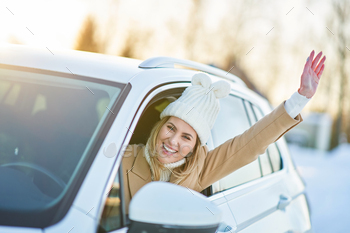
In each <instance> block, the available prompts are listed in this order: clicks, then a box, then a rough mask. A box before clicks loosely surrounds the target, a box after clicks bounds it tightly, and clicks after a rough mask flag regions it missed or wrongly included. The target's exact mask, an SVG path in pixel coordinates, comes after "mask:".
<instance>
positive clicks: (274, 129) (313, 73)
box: [198, 51, 326, 189]
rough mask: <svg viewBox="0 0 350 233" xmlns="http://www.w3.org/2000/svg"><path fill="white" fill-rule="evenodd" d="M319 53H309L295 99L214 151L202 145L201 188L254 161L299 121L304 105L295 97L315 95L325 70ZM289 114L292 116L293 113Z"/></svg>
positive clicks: (280, 106) (199, 181) (283, 104)
mask: <svg viewBox="0 0 350 233" xmlns="http://www.w3.org/2000/svg"><path fill="white" fill-rule="evenodd" d="M321 55H322V53H319V54H318V55H317V56H316V58H315V59H314V60H313V57H314V51H312V52H311V54H310V57H309V59H308V60H307V62H306V64H305V67H304V70H303V73H302V75H301V83H300V88H299V90H298V92H296V93H295V94H293V95H294V96H295V95H299V96H297V97H294V102H293V96H292V97H291V98H290V99H289V100H287V101H286V102H284V103H282V104H281V105H279V106H278V107H277V108H276V109H274V110H273V111H272V112H271V113H270V114H268V115H266V116H265V117H263V118H262V119H260V120H259V121H258V122H256V123H255V124H254V125H253V126H252V127H250V128H249V129H248V130H246V131H245V132H244V133H243V134H241V135H238V136H236V137H234V138H232V139H229V140H227V141H226V142H224V143H223V144H222V145H220V146H218V147H216V148H215V149H214V150H211V151H208V149H207V147H201V150H202V151H201V153H203V154H206V155H207V156H206V157H205V159H204V161H202V162H201V163H202V166H203V168H202V170H201V172H200V174H199V180H198V184H199V186H201V188H202V189H204V188H206V187H208V186H209V185H210V184H212V183H214V182H216V181H217V180H220V179H221V178H223V177H225V176H227V175H228V174H230V173H232V172H233V171H235V170H237V169H239V168H240V167H243V166H245V165H247V164H249V163H251V162H253V161H254V160H256V159H257V158H258V155H260V154H262V153H264V151H265V150H266V148H267V147H268V146H269V145H270V144H271V143H273V142H275V141H277V140H278V139H279V138H280V137H281V136H282V135H284V134H285V133H286V132H287V131H288V130H290V129H291V128H293V127H295V126H296V125H297V124H299V123H300V122H301V121H302V118H301V116H300V115H299V112H300V111H301V109H302V107H303V106H301V105H302V104H300V99H299V100H298V98H299V97H302V98H305V99H307V98H311V97H312V96H313V95H314V94H315V92H316V89H317V86H318V83H319V81H320V78H321V75H322V72H323V69H324V64H323V63H324V61H325V59H326V58H325V57H324V58H323V59H322V60H321V62H320V63H319V64H318V65H317V63H318V61H319V59H320V57H321ZM316 65H317V66H316ZM306 97H307V98H306ZM291 99H292V102H291ZM288 101H289V104H290V105H291V106H292V113H291V112H289V111H287V110H288V109H287V108H286V104H287V105H288V103H287V102H288ZM298 101H299V102H298ZM301 102H302V101H301ZM295 106H297V107H295ZM304 106H305V105H304ZM295 109H296V110H295ZM298 109H300V111H299V110H298ZM293 112H294V113H293ZM292 114H295V115H293V116H292Z"/></svg>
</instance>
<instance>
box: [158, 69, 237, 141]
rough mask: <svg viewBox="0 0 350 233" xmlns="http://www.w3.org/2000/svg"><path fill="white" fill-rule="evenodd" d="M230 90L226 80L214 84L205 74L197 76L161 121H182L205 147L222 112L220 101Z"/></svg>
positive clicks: (166, 110) (167, 108) (171, 105)
mask: <svg viewBox="0 0 350 233" xmlns="http://www.w3.org/2000/svg"><path fill="white" fill-rule="evenodd" d="M230 89H231V88H230V84H229V83H228V82H226V81H224V80H220V81H218V82H215V83H213V84H212V82H211V79H210V78H209V76H208V75H206V74H205V73H198V74H195V75H194V76H193V77H192V86H189V87H187V88H186V89H185V91H184V92H183V93H182V95H181V96H180V98H178V99H177V100H176V101H174V102H172V103H170V104H169V105H168V106H167V107H166V108H165V109H164V110H163V111H162V113H161V114H160V119H162V118H163V117H165V116H175V117H178V118H180V119H182V120H183V121H185V122H186V123H187V124H189V125H190V126H192V128H193V129H194V130H195V131H196V132H197V134H198V137H199V139H200V142H201V145H202V146H204V145H205V143H206V142H207V141H208V139H209V136H210V130H211V129H212V128H213V126H214V123H215V120H216V117H217V115H218V113H219V110H220V104H219V100H218V99H220V98H224V97H226V96H227V95H228V94H229V93H230Z"/></svg>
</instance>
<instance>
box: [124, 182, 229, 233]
mask: <svg viewBox="0 0 350 233" xmlns="http://www.w3.org/2000/svg"><path fill="white" fill-rule="evenodd" d="M129 218H130V221H131V224H130V228H129V230H128V233H139V232H145V233H146V232H147V233H156V232H166V233H175V232H176V233H177V232H181V233H214V232H215V231H216V230H217V228H218V226H219V223H220V222H221V218H222V212H221V210H220V209H219V208H218V207H217V206H216V205H214V204H213V203H211V202H210V201H209V200H207V198H206V197H205V196H204V195H202V194H200V193H198V192H196V191H193V190H190V189H188V188H185V187H182V186H179V185H175V184H172V183H168V182H162V181H157V182H150V183H148V184H146V185H145V186H143V187H142V188H141V189H140V190H139V191H138V192H137V193H136V194H135V196H134V197H133V198H132V200H131V202H130V206H129Z"/></svg>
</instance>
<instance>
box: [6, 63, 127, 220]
mask: <svg viewBox="0 0 350 233" xmlns="http://www.w3.org/2000/svg"><path fill="white" fill-rule="evenodd" d="M67 76H69V75H66V77H63V76H59V73H49V72H40V73H39V72H29V71H28V69H24V70H23V69H21V70H16V69H6V68H2V66H0V187H1V188H0V212H1V213H7V212H8V213H16V212H18V213H21V214H23V213H34V212H35V213H38V212H43V211H44V210H45V209H47V208H49V207H52V206H53V205H54V204H56V203H58V202H59V201H60V200H61V199H62V198H64V196H65V194H66V193H67V190H69V189H70V186H72V182H73V181H74V180H75V179H76V176H77V174H79V173H78V171H79V169H81V166H85V165H86V164H85V163H84V161H85V160H87V159H88V156H89V154H90V152H91V151H92V148H91V147H93V146H94V145H95V144H94V142H95V141H96V140H97V137H98V135H99V132H100V130H101V128H102V127H103V126H104V125H105V124H104V122H105V121H106V119H107V118H108V117H109V115H111V114H112V113H111V112H112V110H113V106H115V105H114V103H115V102H116V100H117V98H118V96H119V94H120V93H121V90H122V88H123V87H125V84H118V83H114V82H107V81H104V83H102V82H101V83H97V82H96V80H95V79H92V78H86V77H85V78H84V77H80V76H76V77H70V78H68V77H67ZM70 76H73V75H70ZM107 84H108V85H107ZM114 111H117V110H114ZM113 114H114V113H113ZM114 117H115V116H114ZM90 160H91V159H90ZM84 164H85V165H84ZM85 169H86V168H85ZM0 215H1V214H0ZM17 221H18V222H20V221H21V219H18V220H17ZM1 224H6V223H3V222H0V225H1ZM6 225H8V224H6Z"/></svg>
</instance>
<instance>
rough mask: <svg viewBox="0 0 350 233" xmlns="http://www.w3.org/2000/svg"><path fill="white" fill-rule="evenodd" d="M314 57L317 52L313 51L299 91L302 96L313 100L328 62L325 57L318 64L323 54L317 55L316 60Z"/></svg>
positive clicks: (302, 76) (305, 68) (306, 65)
mask: <svg viewBox="0 0 350 233" xmlns="http://www.w3.org/2000/svg"><path fill="white" fill-rule="evenodd" d="M314 55H315V52H314V51H313V50H312V52H311V53H310V56H309V57H308V60H307V61H306V64H305V66H304V70H303V73H302V74H301V81H300V88H299V90H298V92H299V94H300V95H303V96H306V97H307V98H311V97H312V96H313V95H314V94H315V92H316V89H317V86H318V83H319V82H320V79H321V75H322V73H323V70H324V61H325V60H326V56H324V57H323V58H322V60H321V61H320V63H318V61H319V60H320V58H321V56H322V52H320V53H319V54H317V56H316V57H315V59H313V58H314ZM317 63H318V65H317ZM316 65H317V66H316Z"/></svg>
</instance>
